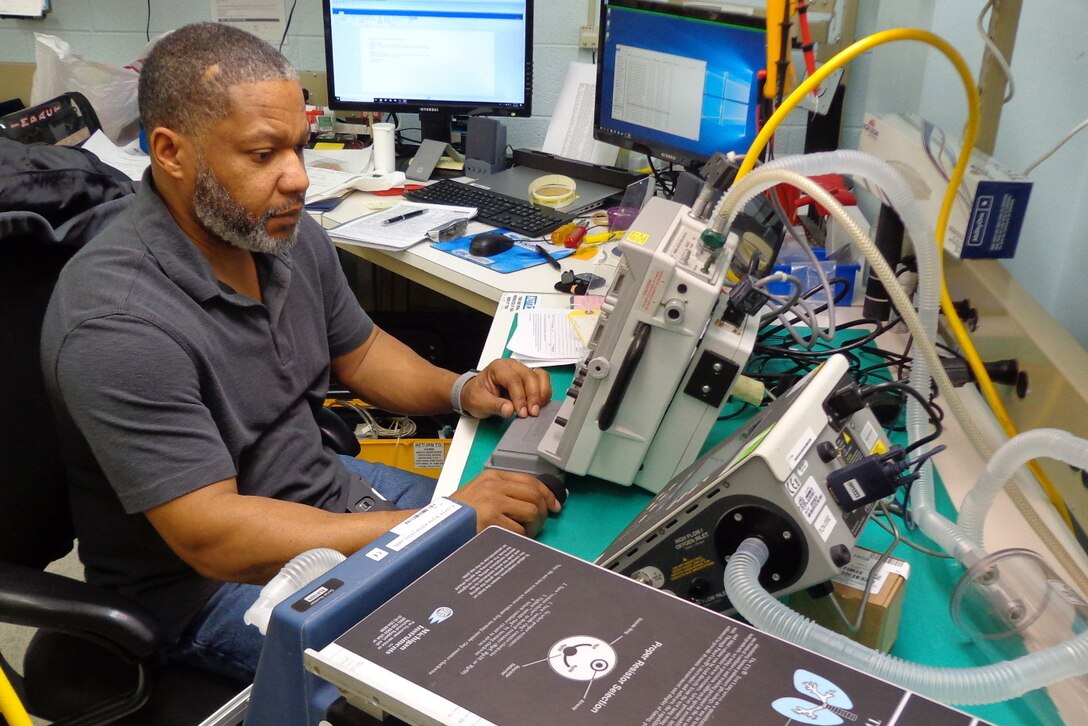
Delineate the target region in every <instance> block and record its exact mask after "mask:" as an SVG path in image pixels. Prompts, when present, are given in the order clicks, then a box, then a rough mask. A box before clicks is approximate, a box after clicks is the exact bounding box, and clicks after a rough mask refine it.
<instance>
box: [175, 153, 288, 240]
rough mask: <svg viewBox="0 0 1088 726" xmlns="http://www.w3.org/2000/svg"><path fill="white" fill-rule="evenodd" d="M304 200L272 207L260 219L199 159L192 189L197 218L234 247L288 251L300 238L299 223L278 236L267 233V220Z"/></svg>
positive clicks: (210, 230) (211, 231)
mask: <svg viewBox="0 0 1088 726" xmlns="http://www.w3.org/2000/svg"><path fill="white" fill-rule="evenodd" d="M301 204H302V199H301V198H299V199H298V200H296V201H292V202H287V203H286V204H284V205H283V206H281V207H277V208H275V209H269V210H268V211H266V212H265V213H264V214H263V215H261V217H260V219H258V218H256V217H254V216H253V215H252V214H250V213H249V212H248V211H246V209H245V208H244V207H243V206H242V205H241V204H239V203H238V202H236V201H235V200H234V197H232V196H231V195H230V193H229V192H228V191H227V190H226V189H224V188H223V185H221V184H220V183H219V180H218V179H216V178H215V174H213V173H212V170H211V169H209V168H208V167H207V166H206V165H205V164H204V161H203V159H201V160H200V161H199V162H198V165H197V173H196V184H195V189H194V192H193V209H194V211H195V212H196V218H197V220H198V221H199V222H200V224H201V225H202V226H203V227H204V229H206V230H207V231H208V232H210V233H211V234H213V235H214V236H216V237H218V238H219V239H221V240H223V241H224V242H226V243H227V244H229V245H231V246H232V247H236V248H238V249H241V250H246V251H248V252H262V253H265V254H270V255H275V254H279V253H280V252H286V251H287V250H289V249H291V247H292V246H294V244H295V241H296V240H297V239H298V225H297V224H296V225H295V227H294V229H292V230H291V233H290V234H289V235H287V236H286V237H282V238H280V239H276V238H274V237H272V236H271V235H269V234H268V222H269V220H271V219H272V217H274V216H276V215H277V214H282V213H283V212H286V211H287V210H288V209H292V208H294V207H297V206H299V205H301Z"/></svg>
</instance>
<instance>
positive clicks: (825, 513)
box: [812, 505, 836, 542]
mask: <svg viewBox="0 0 1088 726" xmlns="http://www.w3.org/2000/svg"><path fill="white" fill-rule="evenodd" d="M835 524H836V521H835V515H834V514H833V513H832V512H831V507H828V506H827V505H824V507H823V509H821V510H820V515H819V516H818V517H816V521H815V522H813V523H812V526H813V527H815V528H816V533H817V534H818V535H820V539H822V540H823V541H824V542H826V541H827V538H828V537H830V536H831V533H832V532H834V531H835Z"/></svg>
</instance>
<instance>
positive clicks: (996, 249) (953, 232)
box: [859, 114, 1031, 259]
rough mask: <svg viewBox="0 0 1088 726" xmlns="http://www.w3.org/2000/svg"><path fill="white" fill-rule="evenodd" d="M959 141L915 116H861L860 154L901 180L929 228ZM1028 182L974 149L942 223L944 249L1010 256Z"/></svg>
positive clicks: (1028, 193) (978, 255)
mask: <svg viewBox="0 0 1088 726" xmlns="http://www.w3.org/2000/svg"><path fill="white" fill-rule="evenodd" d="M960 147H961V142H960V139H959V138H958V137H956V136H954V135H953V134H950V133H948V132H946V131H943V130H942V129H940V128H938V127H936V126H934V125H933V124H931V123H929V122H928V121H926V120H925V119H922V118H919V117H917V116H902V115H897V114H894V115H877V114H866V115H865V125H864V126H863V127H862V130H861V143H860V145H859V148H860V149H861V151H864V152H867V153H870V154H873V155H874V156H876V157H879V158H881V159H883V160H884V161H886V162H888V163H889V164H891V165H892V166H893V167H895V168H896V169H897V170H898V171H899V172H900V173H902V174H903V176H904V177H905V178H906V180H907V183H908V184H909V185H910V188H911V191H912V192H914V198H915V199H916V200H918V204H919V205H920V207H921V209H922V212H923V214H925V215H926V217H927V218H928V219H929V221H930V223H931V224H932V225H933V228H934V229H935V228H936V226H937V216H938V215H939V214H940V209H941V202H942V201H943V199H944V195H945V189H946V188H947V186H948V177H949V176H950V175H951V174H952V170H953V168H954V167H955V165H956V159H957V158H958V155H959V153H960ZM1030 196H1031V182H1030V181H1028V180H1027V179H1026V178H1024V177H1023V176H1022V175H1020V174H1017V173H1016V172H1014V171H1012V170H1010V169H1008V168H1006V167H1004V166H1002V165H1001V164H999V163H998V162H996V161H994V160H993V159H992V158H991V157H989V156H987V155H986V154H984V153H982V152H980V151H978V150H975V151H974V152H973V153H972V154H971V163H970V164H969V165H968V167H967V171H966V172H965V174H964V177H963V182H962V184H961V186H960V191H959V194H958V196H957V199H956V204H955V206H954V207H953V209H952V213H951V215H950V216H949V219H948V232H947V234H946V235H945V240H944V248H945V251H947V252H949V253H950V254H952V255H954V256H956V257H960V258H963V259H970V258H1010V257H1012V256H1013V255H1014V254H1016V243H1017V242H1018V241H1019V239H1020V229H1021V227H1022V226H1023V224H1024V215H1025V214H1026V212H1027V206H1028V199H1029V197H1030Z"/></svg>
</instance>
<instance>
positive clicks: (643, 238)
mask: <svg viewBox="0 0 1088 726" xmlns="http://www.w3.org/2000/svg"><path fill="white" fill-rule="evenodd" d="M624 239H625V240H627V241H628V242H634V243H635V244H636V245H644V244H646V242H647V241H649V239H650V235H648V234H646V233H645V232H636V231H635V230H631V231H630V232H628V233H627V236H626V237H624Z"/></svg>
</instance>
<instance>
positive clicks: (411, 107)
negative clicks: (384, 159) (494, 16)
mask: <svg viewBox="0 0 1088 726" xmlns="http://www.w3.org/2000/svg"><path fill="white" fill-rule="evenodd" d="M533 3H534V0H525V41H524V42H525V98H524V99H523V102H522V103H510V104H498V105H495V104H492V103H484V102H480V103H476V102H472V101H461V100H458V101H452V100H450V101H443V100H439V101H435V100H430V99H428V100H412V99H404V100H398V101H394V102H386V101H382V102H370V101H341V100H339V99H338V98H337V97H336V93H335V90H334V89H335V87H336V77H335V69H334V67H333V43H332V18H331V8H330V4H331V0H321V12H322V18H323V23H324V25H323V33H324V44H325V87H326V92H327V94H328V104H329V108H331V109H332V110H333V111H361V112H370V113H373V112H375V111H379V112H385V113H401V112H403V113H429V114H438V115H446V116H510V117H517V116H524V117H528V116H531V115H532V112H533Z"/></svg>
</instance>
